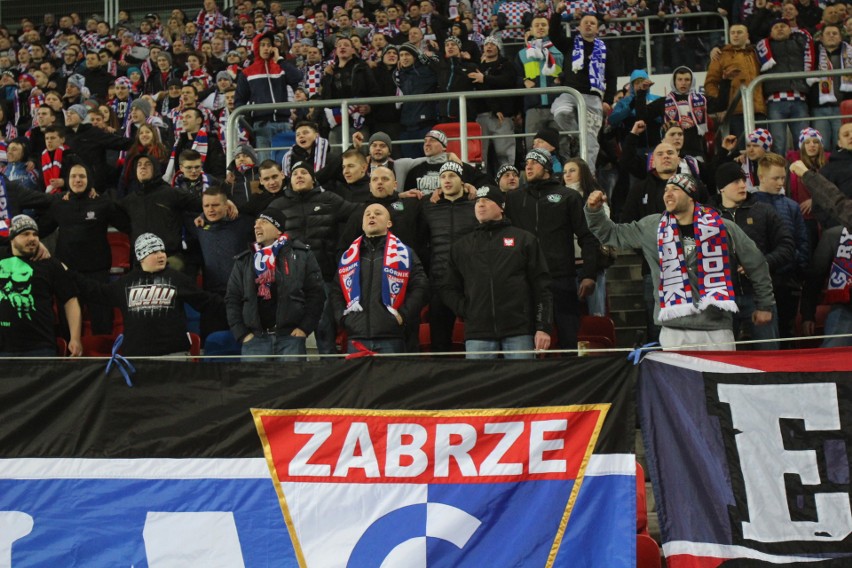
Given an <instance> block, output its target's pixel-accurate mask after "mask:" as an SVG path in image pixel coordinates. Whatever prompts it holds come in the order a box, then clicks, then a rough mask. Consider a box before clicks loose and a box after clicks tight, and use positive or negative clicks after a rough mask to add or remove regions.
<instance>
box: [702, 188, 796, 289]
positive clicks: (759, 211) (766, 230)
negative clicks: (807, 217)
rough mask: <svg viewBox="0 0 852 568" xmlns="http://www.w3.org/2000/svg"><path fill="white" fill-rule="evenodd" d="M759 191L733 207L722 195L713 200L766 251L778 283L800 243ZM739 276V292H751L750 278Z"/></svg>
mask: <svg viewBox="0 0 852 568" xmlns="http://www.w3.org/2000/svg"><path fill="white" fill-rule="evenodd" d="M755 195H756V194H753V193H752V194H749V195H748V197H746V200H745V201H743V202H742V203H741V204H740V205H739V206H738V207H735V208H732V209H726V208H724V207H723V206H722V204H721V202H722V200H721V199H715V200H712V201H711V203H710V204H711V205H712V206H713V207H715V208H716V209H717V210H718V211H719V213H720V214H721V215H722V217H723V218H724V219H726V220H728V221H733V222H734V223H736V224H737V226H738V227H739V228H740V229H742V230H743V232H744V233H745V234H746V235H748V237H749V238H750V239H751V240H752V241H754V244H755V245H757V248H758V249H759V250H760V251H761V252H763V256H764V257H765V258H766V264H767V266H768V267H769V273H770V274H771V275H772V276H773V279H774V280H773V281H774V282H775V283H776V284H777V283H780V280H775V277H776V276H777V275H779V274H781V273H782V272H786V271H787V270H788V268H789V267H790V266H791V265H793V264H794V261H795V258H796V244H795V243H794V241H793V234H792V233H791V232H790V230H789V229H788V228H787V225H785V224H784V221H782V219H781V218H780V217H779V216H778V213H776V212H775V209H773V208H772V206H771V205H769V204H767V203H763V202H761V201H760V200H758V199H757V197H756V196H755ZM805 242H807V241H805ZM738 280H739V284H740V287H738V288H737V292H738V293H739V292H740V291H741V290H742V291H743V292H744V293H748V294H750V293H751V284H750V280H749V279H748V278H743V277H740V278H739V279H738Z"/></svg>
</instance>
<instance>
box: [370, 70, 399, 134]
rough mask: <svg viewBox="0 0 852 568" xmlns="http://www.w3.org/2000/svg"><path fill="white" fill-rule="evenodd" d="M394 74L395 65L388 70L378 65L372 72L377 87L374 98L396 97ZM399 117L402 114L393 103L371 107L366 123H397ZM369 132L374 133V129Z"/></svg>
mask: <svg viewBox="0 0 852 568" xmlns="http://www.w3.org/2000/svg"><path fill="white" fill-rule="evenodd" d="M395 74H396V66H395V65H394V66H393V67H390V68H389V67H388V66H387V65H384V64H383V63H379V66H378V67H376V68H375V69H374V70H373V77H374V78H375V79H376V86H377V87H378V90H377V91H376V94H375V96H377V97H392V96H395V95H396V91H397V85H396V81H394V75H395ZM401 115H402V113H401V111H400V109H399V108H397V106H396V104H395V103H386V104H382V105H372V110H371V111H370V114H368V115H367V121H368V122H369V123H376V122H377V123H381V124H385V123H399V119H400V116H401ZM371 131H374V129H371Z"/></svg>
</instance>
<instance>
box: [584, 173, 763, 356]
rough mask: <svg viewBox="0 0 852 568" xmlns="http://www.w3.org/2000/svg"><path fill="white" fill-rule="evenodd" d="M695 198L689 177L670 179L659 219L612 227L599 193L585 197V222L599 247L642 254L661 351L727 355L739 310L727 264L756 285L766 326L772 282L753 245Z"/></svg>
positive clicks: (757, 316)
mask: <svg viewBox="0 0 852 568" xmlns="http://www.w3.org/2000/svg"><path fill="white" fill-rule="evenodd" d="M696 193H697V185H696V183H695V180H694V179H693V178H692V176H689V175H684V174H675V175H673V176H672V177H670V178H669V179H668V183H667V184H666V190H665V195H664V197H663V201H664V203H665V207H666V211H665V213H663V215H662V216H660V215H659V214H656V213H655V214H651V215H648V216H646V217H643V218H642V219H640V220H638V221H633V222H632V223H626V224H619V225H617V224H615V223H614V222H612V221H611V220H610V219H609V218H608V217H607V216H606V213H605V212H604V210H603V202H604V200H605V198H606V197H605V195H604V194H603V192H601V191H595V192H593V193H592V194H591V195H589V198H588V200H587V201H586V208H585V216H586V219H587V220H588V223H589V228H590V229H591V230H592V232H593V233H594V234H595V236H596V237H597V238H599V239H600V241H601V243H603V244H607V245H612V246H615V247H618V248H622V249H623V248H641V249H642V253H643V255H644V257H645V260H646V261H647V262H648V265H649V266H650V268H651V278H652V282H653V284H654V288H655V289H656V290H657V298H658V302H657V305H656V308H655V310H654V319H655V321H656V323H657V325H660V326H662V330H661V331H660V344H661V345H662V346H663V347H665V348H675V347H679V346H690V347H689V349H697V350H714V351H717V350H728V351H731V350H734V349H735V346H734V333H733V314H734V313H736V312H737V311H738V308H737V304H736V292H735V289H734V282H733V280H732V274H733V272H735V271H736V270H737V265H736V264H732V262H733V261H735V260H736V261H738V262H739V265H741V266H742V267H743V270H744V272H745V274H747V275H748V277H749V279H750V280H751V282H752V285H753V286H754V297H755V311H754V313H753V314H752V322H753V323H754V324H755V325H765V324H768V323H770V322H771V321H772V308H773V305H774V304H775V299H774V297H773V295H772V280H771V278H770V276H769V268H768V267H767V265H766V260H765V259H764V257H763V254H761V252H760V250H758V248H757V246H755V244H754V241H752V240H751V239H750V238H748V236H747V235H746V234H745V233H744V232H743V231H742V230H741V229H740V228H739V227H738V226H737V225H736V224H735V223H727V224H726V223H725V222H724V221H723V220H722V218H721V217H720V215H719V214H718V213H717V212H716V211H715V210H714V209H711V208H709V207H705V206H703V205H701V204H700V203H697V202H696V201H695V198H696ZM734 250H735V251H736V257H734V255H733V251H734Z"/></svg>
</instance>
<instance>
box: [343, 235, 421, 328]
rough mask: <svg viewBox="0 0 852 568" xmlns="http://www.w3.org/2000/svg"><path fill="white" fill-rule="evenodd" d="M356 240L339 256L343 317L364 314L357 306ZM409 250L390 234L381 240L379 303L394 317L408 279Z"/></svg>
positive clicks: (358, 259)
mask: <svg viewBox="0 0 852 568" xmlns="http://www.w3.org/2000/svg"><path fill="white" fill-rule="evenodd" d="M363 239H364V237H358V238H357V239H355V241H354V242H353V243H352V245H351V246H350V247H349V249H348V250H347V251H346V252H345V253H343V256H341V257H340V262H339V263H338V267H337V277H338V278H339V279H340V289H341V290H342V291H343V299H344V300H345V301H346V308H345V309H344V310H343V315H346V314H349V313H351V312H362V311H364V308H363V306H362V305H361V242H362V241H363ZM411 259H412V253H411V249H410V248H409V247H407V246H406V245H405V244H403V242H402V241H401V240H399V239H398V238H397V237H396V236H395V235H394V234H393V233H388V234H387V238H386V239H385V254H384V258H383V261H382V275H383V278H382V303H383V304H384V305H385V306H386V307H387V309H388V311H390V312H391V313H392V314H394V315H396V314H397V313H398V311H399V308H401V307H402V304H403V302H405V292H406V289H407V288H408V278H409V277H410V276H411Z"/></svg>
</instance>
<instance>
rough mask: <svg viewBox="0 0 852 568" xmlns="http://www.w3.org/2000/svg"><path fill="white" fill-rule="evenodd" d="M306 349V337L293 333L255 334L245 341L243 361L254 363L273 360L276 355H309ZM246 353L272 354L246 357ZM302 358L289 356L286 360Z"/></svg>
mask: <svg viewBox="0 0 852 568" xmlns="http://www.w3.org/2000/svg"><path fill="white" fill-rule="evenodd" d="M307 354H308V351H307V350H306V349H305V338H304V337H294V336H292V335H277V334H275V333H265V332H264V333H261V334H260V335H256V336H254V338H253V339H252V340H251V341H249V342H248V343H243V345H242V353H241V355H243V356H244V358H243V362H244V363H245V362H248V363H254V362H256V361H271V360H273V357H272V356H274V355H307ZM246 355H270V357H266V358H262V357H245V356H246ZM300 359H301V358H295V357H288V358H287V359H285V361H298V360H300Z"/></svg>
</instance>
